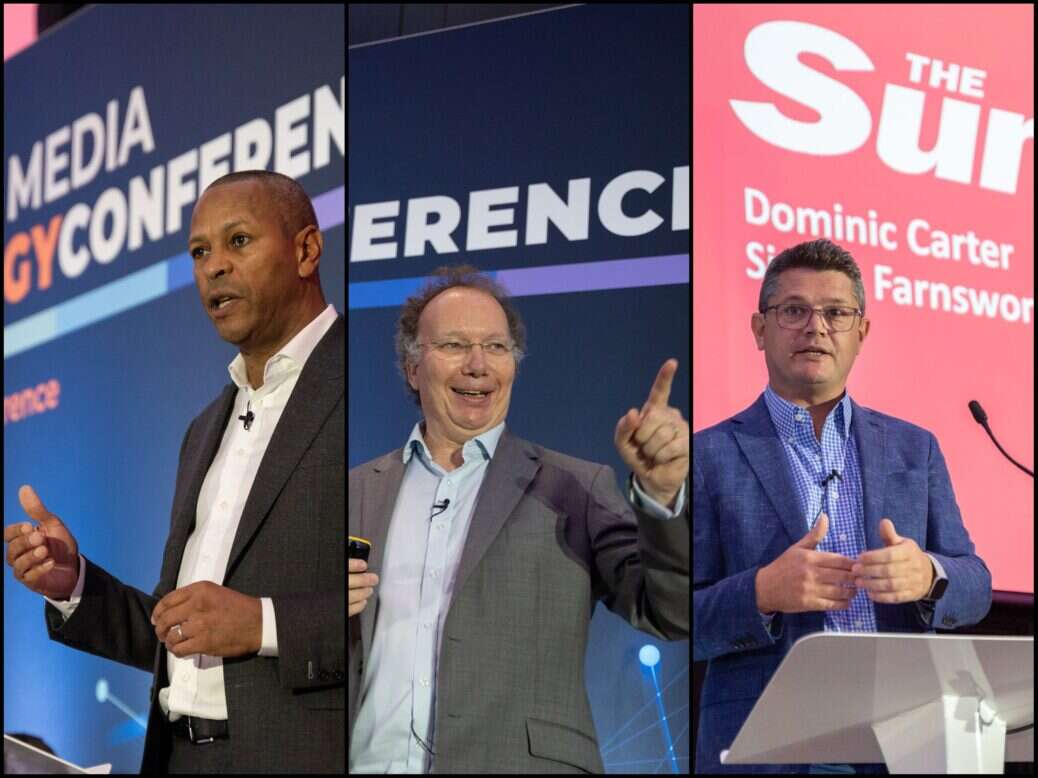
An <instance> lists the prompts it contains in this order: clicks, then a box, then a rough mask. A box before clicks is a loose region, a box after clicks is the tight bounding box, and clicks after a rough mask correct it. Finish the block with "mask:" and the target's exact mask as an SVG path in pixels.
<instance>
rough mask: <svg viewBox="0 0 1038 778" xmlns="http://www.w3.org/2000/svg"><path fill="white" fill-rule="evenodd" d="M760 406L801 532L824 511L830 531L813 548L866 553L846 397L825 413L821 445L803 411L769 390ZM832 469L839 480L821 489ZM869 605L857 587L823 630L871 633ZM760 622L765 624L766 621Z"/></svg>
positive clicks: (830, 615) (872, 614)
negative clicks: (787, 476)
mask: <svg viewBox="0 0 1038 778" xmlns="http://www.w3.org/2000/svg"><path fill="white" fill-rule="evenodd" d="M764 402H765V403H766V404H767V406H768V412H769V413H770V414H771V421H772V423H773V424H774V425H775V430H776V431H777V432H778V435H779V438H780V439H781V440H782V447H783V448H784V449H785V451H786V459H787V460H788V461H789V467H790V470H791V471H792V472H793V485H794V486H795V487H796V491H797V498H798V499H799V501H800V510H801V513H802V515H803V516H804V534H805V535H806V534H807V532H808V531H809V530H810V529H811V527H813V526H814V523H815V519H817V518H818V514H819V513H821V512H822V511H823V510H824V511H825V513H826V515H828V516H829V531H828V533H827V534H826V536H825V538H824V539H823V540H822V542H821V543H820V544H819V545H818V550H819V551H828V552H830V553H833V554H840V555H841V556H845V557H847V558H849V559H857V558H858V555H859V554H862V553H864V552H865V551H866V547H865V506H864V502H863V500H862V492H861V469H860V468H859V467H858V452H857V447H856V446H855V445H854V438H852V437H851V399H850V396H849V395H848V394H847V393H846V392H844V395H843V399H842V400H840V402H838V403H837V404H836V405H835V407H833V409H832V410H831V411H829V415H828V416H826V418H825V423H824V424H823V425H822V440H821V442H819V440H818V438H816V437H815V428H814V424H813V423H812V422H811V414H810V413H808V411H807V409H805V408H800V407H798V406H796V405H794V404H793V403H791V402H789V401H788V400H784V399H782V398H781V397H779V396H778V395H777V394H775V393H774V392H773V391H772V390H771V386H768V387H767V389H765V390H764ZM833 470H835V471H836V472H838V473H840V477H839V478H833V479H832V480H831V481H830V482H829V484H828V486H827V487H822V486H821V485H820V484H821V483H822V480H823V479H824V478H825V477H826V476H827V475H829V474H830V473H831V472H832V471H833ZM872 605H873V603H872V600H870V599H869V595H868V593H867V592H866V591H865V590H864V589H859V590H858V593H857V594H856V595H855V596H854V599H853V600H851V607H850V608H848V609H847V610H834V611H826V612H825V631H826V632H876V631H877V628H876V612H875V610H874V609H873V607H872ZM764 618H766V619H767V622H766V623H769V624H770V618H769V617H764Z"/></svg>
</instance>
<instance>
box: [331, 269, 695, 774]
mask: <svg viewBox="0 0 1038 778" xmlns="http://www.w3.org/2000/svg"><path fill="white" fill-rule="evenodd" d="M396 352H397V366H398V368H399V370H400V373H401V376H402V378H403V380H404V382H405V386H406V391H407V392H408V393H409V394H410V396H411V398H412V399H413V400H414V402H415V403H417V404H418V405H419V407H420V408H421V409H422V416H423V418H422V420H421V421H419V422H418V423H417V424H415V426H414V429H413V430H412V432H411V435H410V437H409V438H408V440H407V442H406V443H405V445H404V447H403V448H402V449H397V450H396V451H393V452H391V453H389V454H386V455H384V456H381V457H378V458H377V459H374V460H372V461H371V462H367V463H365V464H363V465H360V466H358V467H355V468H354V469H352V470H351V471H350V473H349V488H348V492H349V499H350V506H349V514H348V517H349V518H348V522H349V533H350V535H351V536H355V537H357V538H358V539H359V540H360V541H363V543H362V544H361V545H363V546H364V547H365V548H366V549H368V550H369V551H368V554H369V556H370V558H369V559H368V560H367V561H366V562H365V561H362V560H361V559H350V561H349V575H348V595H349V597H348V616H349V622H348V639H349V644H348V648H347V654H348V668H347V673H348V674H349V676H350V677H349V681H348V683H347V687H348V688H349V690H350V693H349V694H350V702H349V742H350V755H349V771H350V772H351V773H395V772H430V771H432V769H433V766H434V765H435V770H436V772H444V773H472V772H487V773H500V772H509V773H543V772H573V771H574V769H577V770H580V771H585V772H599V773H600V772H604V770H603V767H602V760H601V754H600V751H599V749H598V746H597V741H596V739H595V734H594V732H595V730H594V723H593V721H592V718H591V711H590V708H589V705H588V701H587V692H586V689H585V686H584V662H585V656H586V652H587V643H588V626H589V622H590V619H591V615H592V613H593V612H594V605H595V602H596V601H597V600H602V601H603V602H604V603H605V604H606V605H607V606H608V607H609V608H610V609H612V610H613V611H614V612H615V613H617V614H619V615H621V616H622V617H623V618H625V619H626V620H628V621H629V622H630V623H631V624H632V625H633V626H634V627H636V628H637V629H640V630H642V631H644V632H647V633H649V634H651V635H653V636H655V637H657V638H660V639H664V640H682V639H687V638H688V635H689V623H688V615H689V589H690V587H689V580H688V571H689V565H690V563H689V547H690V543H689V515H688V505H687V502H688V501H687V500H686V494H687V492H688V489H687V487H686V485H685V482H686V479H687V477H688V472H689V457H688V452H689V427H688V423H687V422H686V421H685V419H684V418H683V417H682V415H681V412H680V411H678V410H677V409H676V408H672V407H670V403H669V396H670V386H671V382H672V380H673V378H674V373H675V372H676V371H677V360H674V359H669V360H667V361H666V362H664V364H663V367H662V368H661V369H660V371H659V374H658V375H657V377H656V381H655V383H654V384H653V386H652V389H651V390H650V394H649V397H648V399H647V401H646V402H645V404H644V405H643V406H642V408H641V409H640V410H639V409H635V408H631V409H630V410H629V411H628V412H627V413H626V414H624V415H623V416H622V417H621V418H620V420H619V422H618V423H617V425H616V429H615V431H614V443H615V445H616V447H617V450H618V451H619V453H620V456H621V458H622V459H623V461H624V462H625V464H627V465H628V467H629V468H630V470H631V476H630V478H629V479H628V485H627V495H626V499H625V498H624V496H623V495H621V493H620V491H619V489H617V483H616V478H615V476H614V474H613V471H612V469H611V468H609V467H607V466H604V465H599V464H596V463H594V462H586V461H582V460H579V459H575V458H573V457H570V456H567V455H565V454H562V453H559V452H556V451H551V450H549V449H546V448H544V447H543V446H539V445H536V444H534V443H531V442H528V441H525V440H522V439H521V438H519V437H517V436H515V435H513V434H511V433H510V432H509V431H508V430H507V429H506V425H505V419H506V418H507V415H508V408H509V405H510V403H511V397H512V389H513V386H514V384H515V377H516V371H517V369H518V366H519V362H520V361H521V360H522V359H523V357H524V355H525V353H526V329H525V327H524V326H523V322H522V319H521V317H520V316H519V313H518V311H517V310H516V308H515V306H514V305H513V303H512V302H511V301H510V300H509V298H508V294H507V292H506V291H505V289H504V287H503V286H502V285H501V284H499V283H497V282H496V281H495V280H494V279H493V278H492V277H490V276H488V275H484V274H482V273H480V272H479V271H478V270H477V269H476V268H474V267H472V266H470V265H462V266H459V267H444V268H440V269H438V270H437V271H436V272H435V273H434V274H433V278H432V279H431V281H430V283H428V284H427V285H426V286H425V287H424V288H422V289H421V290H420V291H419V292H418V293H417V294H415V295H414V296H412V297H410V298H408V300H407V301H406V302H405V303H404V306H403V308H402V310H401V313H400V318H399V321H398V324H397V333H396ZM369 565H370V570H369ZM376 570H377V574H376V573H375V572H372V571H376ZM589 606H590V607H589ZM545 657H551V660H550V661H547V662H546V661H544V660H545Z"/></svg>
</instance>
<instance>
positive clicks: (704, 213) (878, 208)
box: [692, 5, 1034, 592]
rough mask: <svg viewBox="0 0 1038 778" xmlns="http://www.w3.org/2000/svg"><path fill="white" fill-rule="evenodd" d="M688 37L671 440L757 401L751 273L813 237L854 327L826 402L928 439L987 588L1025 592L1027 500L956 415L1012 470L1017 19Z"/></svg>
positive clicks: (1024, 449) (1023, 302)
mask: <svg viewBox="0 0 1038 778" xmlns="http://www.w3.org/2000/svg"><path fill="white" fill-rule="evenodd" d="M693 36H694V40H693V79H694V81H693V106H694V112H693V124H694V130H693V151H692V170H693V176H692V177H693V187H692V190H693V195H692V200H693V213H694V221H695V226H694V229H693V242H694V247H693V336H694V344H693V349H692V353H693V375H694V382H693V403H692V426H693V429H695V430H698V429H702V428H704V427H706V426H709V425H711V424H714V423H716V422H718V421H720V420H722V419H724V418H727V417H728V416H731V415H732V414H733V413H736V412H738V411H740V410H742V409H743V408H745V407H746V406H748V405H749V404H750V403H752V402H753V400H754V399H755V398H756V397H757V395H759V394H760V392H761V391H762V390H763V389H764V386H765V385H766V383H767V371H766V369H765V366H764V357H763V353H762V352H759V351H757V349H756V346H755V344H754V341H753V337H752V334H751V332H750V315H751V314H752V312H753V311H754V310H756V305H757V295H758V293H759V290H760V279H761V277H762V275H763V270H764V268H765V266H766V262H767V261H768V260H769V259H770V258H771V257H772V256H774V255H775V254H777V253H778V252H779V251H781V250H782V249H784V248H786V247H788V246H791V245H794V244H796V243H800V242H802V241H805V240H813V239H815V238H819V237H829V238H831V239H832V240H834V241H835V242H836V243H839V244H840V245H842V246H843V247H844V248H845V249H847V250H849V251H850V252H851V253H852V254H853V255H854V257H855V259H856V260H857V261H858V264H859V265H860V266H861V268H862V275H863V278H864V282H865V291H866V298H867V299H866V308H867V311H866V314H867V316H868V318H869V319H871V320H872V329H871V333H870V335H869V337H868V338H867V339H866V341H865V344H864V346H863V348H862V351H861V354H860V355H859V357H858V360H857V362H856V364H855V366H854V369H853V370H852V372H851V375H850V379H849V381H848V391H849V392H850V393H851V395H852V396H853V397H854V399H855V400H856V401H857V402H858V403H860V404H862V405H865V406H867V407H871V408H875V409H876V410H880V411H883V412H886V413H890V414H892V415H894V416H898V417H900V418H903V419H906V420H908V421H911V422H913V423H916V424H919V425H921V426H923V427H925V428H927V429H929V430H931V431H932V432H933V433H934V434H935V435H936V436H937V438H938V440H939V441H940V444H941V448H942V450H943V452H944V455H945V457H946V459H947V462H948V467H949V470H950V471H951V477H952V484H953V485H954V487H955V492H956V496H957V498H958V501H959V507H960V508H961V510H962V513H963V518H964V520H965V522H966V526H967V527H968V528H969V531H970V535H971V536H972V538H973V541H974V542H975V543H976V545H977V550H978V553H979V554H980V555H981V557H982V558H983V559H984V560H985V561H986V562H987V564H988V566H989V567H990V568H991V571H992V575H993V578H994V587H995V588H996V589H1004V590H1014V591H1026V592H1033V591H1034V552H1033V548H1034V502H1033V495H1034V490H1033V481H1032V479H1030V478H1029V477H1027V476H1026V475H1025V474H1023V473H1022V472H1020V471H1019V470H1017V469H1016V468H1015V467H1013V466H1012V465H1011V464H1010V463H1009V462H1007V461H1006V460H1005V459H1003V457H1002V455H1001V454H999V453H998V451H997V450H996V449H995V447H994V446H993V445H992V444H991V441H990V440H989V439H988V438H987V435H986V434H985V433H984V431H983V429H982V428H981V427H980V426H979V425H977V424H976V423H975V422H974V421H973V419H972V417H971V416H970V413H969V410H968V409H967V402H968V401H969V400H971V399H976V400H979V401H980V402H981V404H982V405H983V406H984V408H985V410H987V412H988V416H989V419H990V422H991V427H992V430H993V431H994V433H995V435H996V436H997V437H998V439H999V441H1000V442H1001V443H1002V445H1003V447H1005V448H1006V450H1007V451H1009V453H1010V454H1012V455H1013V456H1014V457H1015V458H1016V459H1017V460H1018V461H1021V462H1022V463H1023V464H1025V465H1027V466H1028V467H1031V468H1032V469H1033V462H1034V407H1033V402H1034V303H1033V299H1034V156H1033V137H1034V119H1033V116H1034V9H1033V6H1030V5H1026V6H1024V5H1018V6H1005V5H1003V6H1000V5H975V6H970V5H947V6H934V5H930V6H903V5H897V6H894V5H891V6H876V5H842V6H835V5H834V6H825V5H760V6H755V5H737V6H698V5H697V6H694V8H693ZM853 218H860V221H861V222H862V223H863V224H864V226H865V232H864V235H862V236H858V235H851V236H848V229H847V227H846V224H845V223H846V222H849V221H852V219H853ZM942 252H943V253H946V254H947V255H948V256H947V257H946V258H945V257H942V256H941V254H942ZM956 254H958V258H955V257H956Z"/></svg>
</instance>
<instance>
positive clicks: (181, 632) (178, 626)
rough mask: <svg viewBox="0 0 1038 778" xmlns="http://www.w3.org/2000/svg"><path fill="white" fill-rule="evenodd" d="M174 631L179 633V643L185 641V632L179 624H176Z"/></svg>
mask: <svg viewBox="0 0 1038 778" xmlns="http://www.w3.org/2000/svg"><path fill="white" fill-rule="evenodd" d="M173 629H175V630H176V631H177V642H178V643H179V642H180V641H181V640H183V639H184V631H183V630H182V629H180V625H179V624H174V625H173Z"/></svg>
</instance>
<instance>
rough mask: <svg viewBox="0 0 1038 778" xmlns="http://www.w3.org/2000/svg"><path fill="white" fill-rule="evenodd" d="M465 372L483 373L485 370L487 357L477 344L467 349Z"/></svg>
mask: <svg viewBox="0 0 1038 778" xmlns="http://www.w3.org/2000/svg"><path fill="white" fill-rule="evenodd" d="M465 370H466V372H476V373H485V372H486V370H487V357H486V354H484V353H483V347H482V346H481V345H479V344H478V343H474V344H473V345H472V347H471V348H469V353H468V355H467V356H466V357H465Z"/></svg>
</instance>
